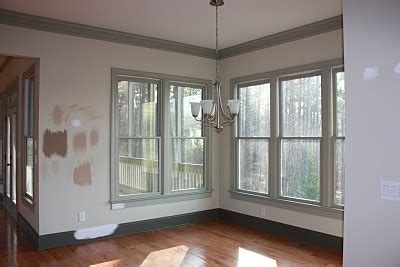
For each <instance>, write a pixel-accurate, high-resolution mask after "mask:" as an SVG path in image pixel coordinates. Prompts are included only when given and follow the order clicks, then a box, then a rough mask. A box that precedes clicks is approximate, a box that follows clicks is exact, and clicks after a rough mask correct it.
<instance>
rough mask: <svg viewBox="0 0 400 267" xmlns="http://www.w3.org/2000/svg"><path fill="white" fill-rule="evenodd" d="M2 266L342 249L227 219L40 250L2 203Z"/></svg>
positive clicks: (169, 266) (308, 254)
mask: <svg viewBox="0 0 400 267" xmlns="http://www.w3.org/2000/svg"><path fill="white" fill-rule="evenodd" d="M2 266H7V267H8V266H68V267H70V266H142V267H146V266H151V267H157V266H162V267H175V266H251V267H255V266H267V267H268V266H271V267H275V266H276V267H287V266H296V267H297V266H342V255H341V254H340V253H339V252H336V251H330V250H326V249H323V248H320V247H316V246H308V245H304V244H300V243H298V242H295V241H293V240H290V239H289V238H283V237H280V236H276V235H270V234H267V233H263V232H260V231H257V230H253V229H249V228H246V227H243V226H240V225H235V224H231V223H229V222H226V221H209V222H204V223H198V224H193V225H185V226H180V227H173V228H168V229H162V230H157V231H153V232H147V233H141V234H135V235H128V236H123V237H118V238H112V239H107V240H99V241H92V242H89V243H86V244H81V245H73V246H67V247H62V248H55V249H49V250H45V251H35V250H34V248H33V246H32V244H31V243H30V242H29V240H28V239H27V238H26V237H25V235H24V233H22V231H21V230H20V229H19V228H18V226H17V224H16V223H15V221H13V219H11V218H10V217H9V216H8V215H7V214H6V212H5V211H4V209H3V208H1V207H0V267H2Z"/></svg>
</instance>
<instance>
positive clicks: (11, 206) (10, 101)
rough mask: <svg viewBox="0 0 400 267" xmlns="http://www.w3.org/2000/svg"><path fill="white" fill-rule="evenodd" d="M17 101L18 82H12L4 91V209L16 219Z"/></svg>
mask: <svg viewBox="0 0 400 267" xmlns="http://www.w3.org/2000/svg"><path fill="white" fill-rule="evenodd" d="M17 99H18V81H17V80H16V81H15V82H13V83H12V84H11V85H10V86H9V87H8V89H7V90H6V99H5V100H6V101H5V104H6V107H5V117H4V122H5V125H4V133H5V144H4V148H5V151H4V152H5V154H4V162H5V165H4V167H5V201H4V204H5V207H6V209H7V210H8V211H9V213H10V214H11V215H12V216H13V217H14V218H17V216H18V197H17V188H18V179H17V142H18V138H17V125H18V124H17V123H18V121H17Z"/></svg>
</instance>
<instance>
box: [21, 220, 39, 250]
mask: <svg viewBox="0 0 400 267" xmlns="http://www.w3.org/2000/svg"><path fill="white" fill-rule="evenodd" d="M18 227H20V228H21V229H22V231H23V232H24V233H25V235H26V236H27V237H28V238H29V239H30V240H31V241H32V243H33V244H34V246H35V248H36V249H37V247H38V241H39V235H38V233H37V232H36V230H35V229H34V228H33V227H32V225H31V224H30V223H29V222H28V221H27V220H26V219H25V218H24V217H23V216H22V215H21V214H20V213H18Z"/></svg>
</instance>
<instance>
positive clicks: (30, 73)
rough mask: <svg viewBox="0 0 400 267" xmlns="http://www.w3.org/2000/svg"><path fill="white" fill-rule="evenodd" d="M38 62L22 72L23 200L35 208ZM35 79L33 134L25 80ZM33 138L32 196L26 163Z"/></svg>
mask: <svg viewBox="0 0 400 267" xmlns="http://www.w3.org/2000/svg"><path fill="white" fill-rule="evenodd" d="M37 76H38V75H37V63H36V62H35V63H34V64H33V65H32V66H31V67H29V69H28V70H26V71H25V72H24V73H23V74H22V83H21V86H22V107H23V112H22V126H23V127H22V138H23V142H22V152H23V157H22V159H21V162H22V181H21V182H22V200H23V202H25V204H26V205H27V206H28V207H30V208H32V209H33V208H34V206H35V195H36V190H35V181H36V179H37V151H36V150H37V141H36V131H37V130H36V129H37V123H36V122H37V116H38V114H37V113H38V112H37V95H38V81H37V80H38V79H37ZM27 79H29V80H33V86H34V88H33V94H32V98H33V99H32V101H33V103H32V105H33V106H32V108H33V114H29V116H30V118H29V119H31V120H32V121H31V122H30V126H31V131H32V133H31V135H29V136H28V135H27V133H26V122H27V118H26V115H27V111H26V110H25V108H26V88H25V80H27ZM28 138H32V142H33V148H32V149H33V151H32V153H33V166H32V196H31V195H29V194H28V193H27V188H26V163H27V153H26V149H27V139H28Z"/></svg>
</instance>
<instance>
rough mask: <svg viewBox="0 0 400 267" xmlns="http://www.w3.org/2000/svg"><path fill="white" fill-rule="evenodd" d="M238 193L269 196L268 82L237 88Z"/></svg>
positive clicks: (245, 84)
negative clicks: (241, 191) (238, 110)
mask: <svg viewBox="0 0 400 267" xmlns="http://www.w3.org/2000/svg"><path fill="white" fill-rule="evenodd" d="M238 98H239V99H240V113H239V118H238V132H237V134H238V136H237V138H236V142H237V144H236V146H237V149H238V155H239V156H238V166H237V167H238V174H239V175H238V181H237V182H238V184H237V185H238V189H240V190H245V191H251V192H255V193H264V194H268V183H269V142H270V136H271V125H270V116H271V115H270V84H269V81H268V80H261V81H256V82H249V83H243V84H240V85H238Z"/></svg>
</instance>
